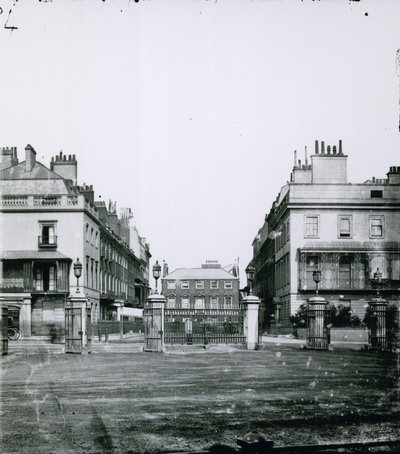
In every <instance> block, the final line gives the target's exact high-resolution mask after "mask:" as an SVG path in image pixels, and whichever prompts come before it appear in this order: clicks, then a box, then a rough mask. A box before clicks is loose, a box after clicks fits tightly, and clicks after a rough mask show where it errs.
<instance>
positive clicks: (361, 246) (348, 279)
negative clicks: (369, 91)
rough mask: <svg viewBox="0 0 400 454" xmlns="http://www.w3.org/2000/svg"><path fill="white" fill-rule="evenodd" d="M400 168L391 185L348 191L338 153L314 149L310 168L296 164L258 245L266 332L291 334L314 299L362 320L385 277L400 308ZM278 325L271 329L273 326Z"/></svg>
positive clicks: (373, 182) (388, 294) (376, 182)
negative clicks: (376, 277) (377, 276)
mask: <svg viewBox="0 0 400 454" xmlns="http://www.w3.org/2000/svg"><path fill="white" fill-rule="evenodd" d="M399 205H400V167H391V168H390V169H389V172H388V174H387V178H386V179H376V178H372V179H370V180H367V181H365V182H363V183H356V184H354V183H348V181H347V156H346V155H345V154H344V153H343V150H342V143H341V141H339V146H338V147H337V146H333V147H331V146H328V147H327V148H326V149H325V144H324V142H321V144H320V143H319V142H318V141H316V142H315V152H314V154H313V155H312V156H311V162H309V160H308V157H307V149H306V154H305V162H304V163H303V164H302V163H301V161H300V160H297V156H296V152H295V159H294V166H293V171H292V174H291V177H290V182H288V183H287V184H286V185H284V186H283V187H282V188H281V190H280V192H279V194H278V196H277V198H276V200H275V202H274V203H273V204H272V207H271V210H270V211H269V213H268V214H267V215H266V216H265V222H264V225H263V226H262V227H261V229H260V230H259V232H258V234H257V236H256V238H255V239H254V241H253V259H252V261H251V264H252V265H253V266H254V267H255V270H256V273H255V282H254V292H255V293H256V294H258V295H259V296H260V297H261V298H262V300H263V301H264V304H265V309H266V310H265V317H266V318H265V320H264V324H265V326H266V327H267V328H269V329H271V325H272V329H273V330H278V329H280V332H282V333H283V332H289V331H290V321H289V317H290V315H292V314H294V313H295V312H296V311H297V309H298V307H299V306H300V305H301V304H302V303H304V302H305V301H306V300H307V299H308V298H309V297H310V296H311V295H312V294H313V293H314V292H315V288H316V286H315V283H314V282H313V278H312V273H313V271H314V270H315V269H317V268H318V269H320V270H321V272H322V280H321V282H320V284H319V291H320V293H321V294H322V295H323V296H324V297H325V298H326V299H327V300H328V301H330V302H332V303H334V304H336V305H338V304H343V305H348V306H351V308H352V310H353V312H354V313H355V314H357V315H358V316H360V317H361V318H362V317H363V315H364V313H365V307H366V305H367V304H368V301H369V300H370V299H371V298H372V297H373V296H374V294H375V293H374V292H375V291H374V290H373V288H372V286H371V278H372V277H373V274H374V272H375V271H376V270H377V268H379V270H380V271H381V272H382V273H383V289H382V294H383V295H384V297H385V298H387V299H388V300H389V301H390V302H395V303H398V302H399V299H400V296H399V288H400V210H399ZM271 322H272V323H271Z"/></svg>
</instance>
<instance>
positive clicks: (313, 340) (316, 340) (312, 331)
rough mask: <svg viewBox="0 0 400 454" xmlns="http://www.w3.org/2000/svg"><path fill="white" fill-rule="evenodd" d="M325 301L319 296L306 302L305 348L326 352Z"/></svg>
mask: <svg viewBox="0 0 400 454" xmlns="http://www.w3.org/2000/svg"><path fill="white" fill-rule="evenodd" d="M326 305H327V301H326V300H325V298H322V297H320V296H314V297H313V298H310V299H309V300H308V312H307V321H308V323H307V325H308V329H307V348H310V349H317V350H326V349H327V348H328V335H327V329H326V326H325V311H326Z"/></svg>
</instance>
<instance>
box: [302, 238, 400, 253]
mask: <svg viewBox="0 0 400 454" xmlns="http://www.w3.org/2000/svg"><path fill="white" fill-rule="evenodd" d="M299 251H300V252H308V251H310V252H343V251H345V252H365V253H367V252H380V251H385V252H388V251H392V252H400V242H398V241H379V240H378V241H344V240H343V241H308V242H307V243H306V244H305V245H304V246H303V247H300V248H299Z"/></svg>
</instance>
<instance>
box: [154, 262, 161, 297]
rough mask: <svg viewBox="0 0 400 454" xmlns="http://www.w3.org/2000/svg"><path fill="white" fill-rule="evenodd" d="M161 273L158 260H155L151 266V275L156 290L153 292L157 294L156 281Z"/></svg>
mask: <svg viewBox="0 0 400 454" xmlns="http://www.w3.org/2000/svg"><path fill="white" fill-rule="evenodd" d="M160 275H161V265H160V264H159V263H158V260H156V263H155V265H154V266H153V277H154V279H155V281H156V291H155V294H156V295H157V293H158V290H157V281H158V278H159V277H160Z"/></svg>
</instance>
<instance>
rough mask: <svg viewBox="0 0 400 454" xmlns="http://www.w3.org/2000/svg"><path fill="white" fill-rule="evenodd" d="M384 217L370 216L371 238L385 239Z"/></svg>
mask: <svg viewBox="0 0 400 454" xmlns="http://www.w3.org/2000/svg"><path fill="white" fill-rule="evenodd" d="M383 221H384V218H383V216H370V233H369V235H370V237H371V238H383V236H384V235H383V227H384V226H383Z"/></svg>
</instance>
